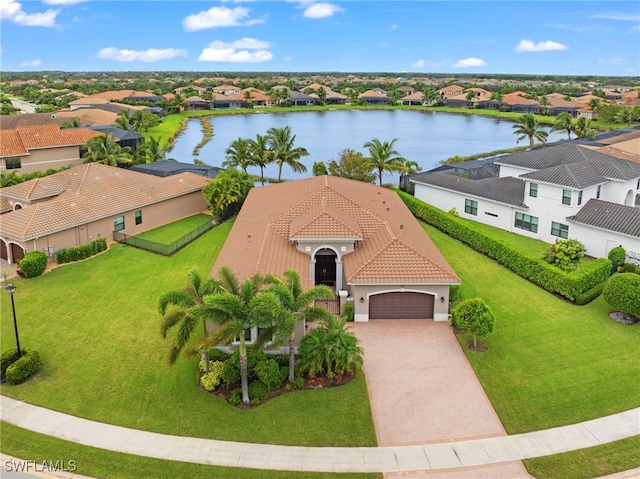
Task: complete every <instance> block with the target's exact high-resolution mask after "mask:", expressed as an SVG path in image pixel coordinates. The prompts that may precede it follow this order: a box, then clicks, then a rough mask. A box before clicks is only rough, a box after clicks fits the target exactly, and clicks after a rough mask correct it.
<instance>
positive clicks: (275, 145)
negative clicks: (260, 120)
mask: <svg viewBox="0 0 640 479" xmlns="http://www.w3.org/2000/svg"><path fill="white" fill-rule="evenodd" d="M266 136H267V140H268V142H269V146H270V149H271V151H272V154H273V162H274V163H277V164H278V181H281V180H282V165H284V164H287V165H289V166H290V167H291V169H292V170H293V171H294V172H296V173H304V172H305V171H307V167H306V166H304V165H303V164H302V163H301V162H299V161H298V160H299V159H300V158H302V157H303V156H308V155H309V152H308V151H307V150H306V149H304V148H302V147H294V146H293V144H294V142H295V140H296V135H292V134H291V127H290V126H285V127H283V128H275V127H272V128H269V129H268V130H267V135H266Z"/></svg>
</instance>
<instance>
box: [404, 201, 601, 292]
mask: <svg viewBox="0 0 640 479" xmlns="http://www.w3.org/2000/svg"><path fill="white" fill-rule="evenodd" d="M396 191H397V193H398V195H399V196H400V198H401V199H402V200H403V201H404V202H405V204H406V205H407V207H408V208H409V210H410V211H411V212H412V213H413V215H414V216H415V217H416V218H418V219H421V220H422V221H424V222H426V223H428V224H430V225H432V226H434V227H435V228H437V229H439V230H440V231H442V232H443V233H445V234H447V235H449V236H451V237H452V238H455V239H457V240H459V241H461V242H463V243H464V244H466V245H467V246H469V247H470V248H473V249H474V250H476V251H478V252H480V253H482V254H484V255H486V256H488V257H489V258H491V259H494V260H495V261H497V262H498V263H500V264H502V265H503V266H505V267H507V268H508V269H510V270H511V271H513V272H514V273H516V274H517V275H519V276H522V277H523V278H525V279H527V280H529V281H531V282H532V283H534V284H536V285H538V286H540V287H541V288H543V289H545V290H547V291H549V292H551V293H554V294H558V295H560V296H563V297H565V298H567V299H568V300H569V301H574V300H575V299H576V296H578V295H579V294H581V293H584V292H585V291H588V290H590V289H591V288H593V287H595V286H596V285H598V284H600V283H602V282H603V281H606V279H607V278H608V277H609V275H610V272H611V261H609V260H608V259H607V258H598V259H595V260H593V261H590V262H589V263H588V264H586V265H582V266H581V267H580V268H578V269H577V270H575V271H572V272H570V273H567V272H565V271H562V270H560V269H558V268H556V267H554V266H552V265H550V264H549V263H547V262H546V261H544V260H543V259H542V258H539V257H536V256H534V255H531V254H528V253H525V252H522V251H520V250H518V249H517V248H514V247H513V246H511V245H510V244H509V243H507V242H506V241H503V240H501V239H499V238H495V237H493V236H491V235H490V234H487V233H486V232H484V231H483V230H481V229H480V228H477V227H475V226H474V225H473V224H472V223H470V222H468V221H466V220H463V219H461V218H456V217H453V216H451V215H450V214H447V213H446V212H444V211H442V210H440V209H438V208H436V207H434V206H432V205H429V204H427V203H425V202H423V201H421V200H419V199H417V198H414V197H413V196H411V195H408V194H406V193H404V192H402V191H398V190H396Z"/></svg>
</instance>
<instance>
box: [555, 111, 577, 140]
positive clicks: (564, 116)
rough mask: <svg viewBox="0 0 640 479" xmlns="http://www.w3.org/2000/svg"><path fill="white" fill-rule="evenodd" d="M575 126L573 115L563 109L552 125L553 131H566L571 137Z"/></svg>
mask: <svg viewBox="0 0 640 479" xmlns="http://www.w3.org/2000/svg"><path fill="white" fill-rule="evenodd" d="M573 126H574V125H573V119H572V118H571V115H569V113H567V112H566V111H563V112H562V113H560V114H559V115H558V116H557V117H556V121H555V122H554V124H553V126H552V127H551V131H566V132H567V135H568V136H569V139H571V132H572V131H573Z"/></svg>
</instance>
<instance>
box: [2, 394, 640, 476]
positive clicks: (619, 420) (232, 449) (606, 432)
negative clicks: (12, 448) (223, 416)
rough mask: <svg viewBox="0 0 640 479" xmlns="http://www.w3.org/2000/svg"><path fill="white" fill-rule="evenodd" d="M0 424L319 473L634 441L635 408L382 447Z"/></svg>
mask: <svg viewBox="0 0 640 479" xmlns="http://www.w3.org/2000/svg"><path fill="white" fill-rule="evenodd" d="M0 419H2V420H3V421H6V422H8V423H11V424H14V425H16V426H18V427H22V428H24V429H28V430H31V431H35V432H39V433H41V434H45V435H48V436H53V437H57V438H60V439H65V440H67V441H72V442H76V443H79V444H84V445H86V446H92V447H97V448H100V449H107V450H110V451H116V452H122V453H127V454H134V455H139V456H146V457H153V458H157V459H168V460H173V461H183V462H191V463H197V464H207V465H216V466H234V467H243V468H250V469H256V468H257V469H271V470H287V471H318V472H383V473H384V472H387V473H388V472H408V471H435V470H447V469H455V468H465V467H472V466H481V465H491V464H500V463H504V462H510V461H518V460H522V459H528V458H532V457H540V456H547V455H551V454H557V453H561V452H567V451H573V450H576V449H583V448H586V447H592V446H598V445H600V444H606V443H608V442H612V441H616V440H619V439H624V438H627V437H631V436H635V435H639V434H640V408H636V409H631V410H629V411H624V412H622V413H619V414H613V415H611V416H606V417H603V418H599V419H593V420H591V421H585V422H582V423H578V424H573V425H570V426H563V427H558V428H553V429H547V430H543V431H535V432H529V433H524V434H516V435H513V436H504V437H490V438H484V439H472V440H466V441H452V442H447V443H439V444H418V445H411V446H388V447H353V448H341V447H302V446H278V445H269V444H252V443H241V442H232V441H218V440H213V439H200V438H191V437H182V436H170V435H167V434H158V433H153V432H147V431H140V430H136V429H127V428H124V427H120V426H113V425H110V424H104V423H99V422H95V421H90V420H87V419H82V418H78V417H75V416H70V415H68V414H63V413H60V412H56V411H52V410H48V409H44V408H41V407H38V406H33V405H30V404H27V403H24V402H21V401H16V400H14V399H10V398H7V397H5V396H0Z"/></svg>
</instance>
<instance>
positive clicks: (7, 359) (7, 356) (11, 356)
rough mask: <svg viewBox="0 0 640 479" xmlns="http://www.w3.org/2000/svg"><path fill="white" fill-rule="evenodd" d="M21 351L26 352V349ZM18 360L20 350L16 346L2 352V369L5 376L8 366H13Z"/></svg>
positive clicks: (0, 362)
mask: <svg viewBox="0 0 640 479" xmlns="http://www.w3.org/2000/svg"><path fill="white" fill-rule="evenodd" d="M21 352H22V353H23V354H24V351H21ZM17 360H18V350H17V349H16V348H14V349H7V350H6V351H4V352H3V353H2V356H0V369H1V370H2V375H3V376H4V374H5V373H6V372H7V368H8V367H9V366H11V365H12V364H13V363H15V362H16V361H17Z"/></svg>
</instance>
